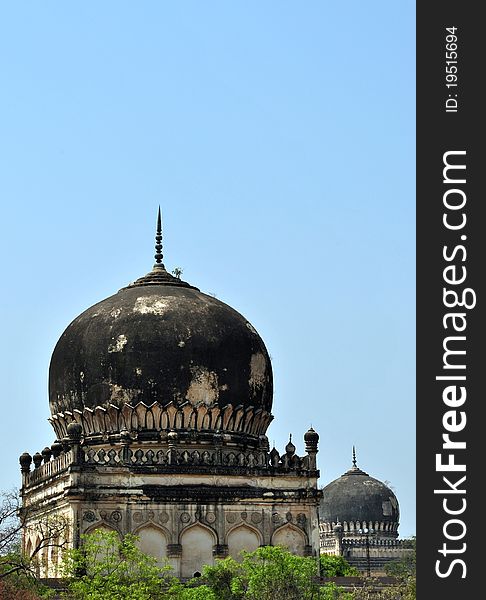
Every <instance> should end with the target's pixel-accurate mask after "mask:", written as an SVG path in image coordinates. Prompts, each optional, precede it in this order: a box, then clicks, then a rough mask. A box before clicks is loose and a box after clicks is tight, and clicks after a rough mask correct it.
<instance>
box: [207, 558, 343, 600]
mask: <svg viewBox="0 0 486 600" xmlns="http://www.w3.org/2000/svg"><path fill="white" fill-rule="evenodd" d="M242 557H243V560H242V561H241V562H237V561H235V560H234V559H233V558H225V559H224V560H220V561H217V563H216V565H214V566H210V567H205V568H204V570H203V574H202V578H203V579H204V581H205V582H206V584H207V586H208V587H209V588H210V590H212V592H213V593H214V597H215V598H216V600H277V599H280V598H282V599H285V600H314V599H315V600H318V599H319V600H334V599H337V598H340V599H342V600H346V598H350V596H349V595H347V596H346V595H344V594H343V593H342V591H341V590H340V589H339V588H338V587H337V586H336V585H334V584H329V585H326V586H323V587H321V586H319V584H318V582H317V575H318V573H317V570H318V569H317V567H318V565H317V561H316V560H315V559H314V558H303V557H300V556H294V555H293V554H291V553H290V552H288V551H287V550H285V549H283V548H280V547H278V546H277V547H274V546H264V547H261V548H258V549H257V550H255V551H254V552H243V553H242Z"/></svg>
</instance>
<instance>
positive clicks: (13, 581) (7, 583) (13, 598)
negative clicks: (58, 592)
mask: <svg viewBox="0 0 486 600" xmlns="http://www.w3.org/2000/svg"><path fill="white" fill-rule="evenodd" d="M53 595H54V591H53V590H51V589H50V588H48V587H47V586H45V585H42V584H41V583H40V582H39V581H37V579H36V578H35V577H33V576H32V575H31V574H30V573H27V572H24V571H16V572H15V573H12V574H9V575H8V576H6V577H4V578H2V579H0V600H3V599H5V600H6V599H7V598H8V600H44V599H48V598H52V596H53Z"/></svg>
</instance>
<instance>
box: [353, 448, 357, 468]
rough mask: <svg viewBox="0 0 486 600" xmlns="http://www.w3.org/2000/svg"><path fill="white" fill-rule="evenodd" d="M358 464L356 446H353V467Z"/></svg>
mask: <svg viewBox="0 0 486 600" xmlns="http://www.w3.org/2000/svg"><path fill="white" fill-rule="evenodd" d="M356 466H357V465H356V448H355V447H354V446H353V467H356Z"/></svg>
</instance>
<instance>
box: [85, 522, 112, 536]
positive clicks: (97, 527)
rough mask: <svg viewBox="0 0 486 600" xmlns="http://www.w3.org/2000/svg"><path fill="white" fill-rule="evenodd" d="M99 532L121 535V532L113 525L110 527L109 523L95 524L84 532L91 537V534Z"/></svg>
mask: <svg viewBox="0 0 486 600" xmlns="http://www.w3.org/2000/svg"><path fill="white" fill-rule="evenodd" d="M97 530H101V531H116V533H118V535H120V532H119V531H118V529H116V528H115V527H112V526H111V525H108V524H107V523H105V522H103V521H100V522H99V523H95V524H94V525H91V527H88V529H86V530H85V531H84V533H85V534H86V535H89V534H90V533H93V532H94V531H97Z"/></svg>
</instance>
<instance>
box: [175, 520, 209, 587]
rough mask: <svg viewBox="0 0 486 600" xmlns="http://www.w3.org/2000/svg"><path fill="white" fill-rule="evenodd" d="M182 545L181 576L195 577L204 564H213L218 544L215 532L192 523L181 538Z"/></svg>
mask: <svg viewBox="0 0 486 600" xmlns="http://www.w3.org/2000/svg"><path fill="white" fill-rule="evenodd" d="M180 543H181V545H182V556H181V577H183V578H185V577H193V576H194V573H196V572H199V573H201V572H202V568H203V567H204V565H212V564H213V562H214V561H213V546H214V545H215V544H216V535H215V534H214V532H213V531H212V530H211V529H209V527H205V526H203V525H200V524H199V523H197V524H195V525H191V526H190V527H188V528H187V529H185V530H184V531H183V532H182V534H181V538H180Z"/></svg>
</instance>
